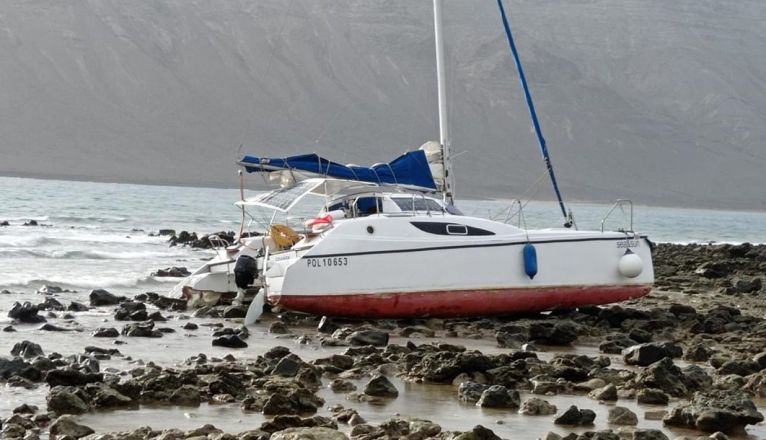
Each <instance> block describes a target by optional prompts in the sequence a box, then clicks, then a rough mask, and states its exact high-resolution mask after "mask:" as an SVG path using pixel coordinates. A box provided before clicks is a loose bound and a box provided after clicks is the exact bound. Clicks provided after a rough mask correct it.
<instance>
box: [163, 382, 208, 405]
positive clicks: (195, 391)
mask: <svg viewBox="0 0 766 440" xmlns="http://www.w3.org/2000/svg"><path fill="white" fill-rule="evenodd" d="M170 401H171V402H172V403H174V404H176V405H185V406H199V404H200V403H201V402H202V397H201V396H200V390H199V388H197V387H196V386H194V385H182V386H181V387H180V388H178V389H176V390H174V391H173V394H171V395H170Z"/></svg>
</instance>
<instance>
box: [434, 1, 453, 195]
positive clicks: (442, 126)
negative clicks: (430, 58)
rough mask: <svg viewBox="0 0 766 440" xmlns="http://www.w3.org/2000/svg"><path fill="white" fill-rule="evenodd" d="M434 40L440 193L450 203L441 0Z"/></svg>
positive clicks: (435, 5)
mask: <svg viewBox="0 0 766 440" xmlns="http://www.w3.org/2000/svg"><path fill="white" fill-rule="evenodd" d="M434 41H435V42H436V84H437V87H438V94H439V144H440V145H441V147H442V166H443V167H444V180H443V185H442V194H443V196H444V201H445V202H447V203H448V204H449V205H452V204H454V191H455V181H454V178H453V177H452V156H451V155H450V139H449V118H448V115H447V90H446V83H447V81H446V79H445V72H444V34H443V33H442V2H441V0H434Z"/></svg>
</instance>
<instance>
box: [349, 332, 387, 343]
mask: <svg viewBox="0 0 766 440" xmlns="http://www.w3.org/2000/svg"><path fill="white" fill-rule="evenodd" d="M347 340H348V342H350V343H351V345H354V346H359V345H372V346H374V347H385V346H386V345H388V333H386V332H382V331H378V330H360V331H356V332H353V333H351V334H350V335H349V336H348V338H347Z"/></svg>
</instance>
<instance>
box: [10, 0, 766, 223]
mask: <svg viewBox="0 0 766 440" xmlns="http://www.w3.org/2000/svg"><path fill="white" fill-rule="evenodd" d="M506 5H507V8H508V11H509V14H510V18H511V23H512V26H513V27H514V31H515V33H516V37H517V40H518V41H517V43H518V45H519V48H520V51H521V56H522V61H523V62H524V63H525V68H526V70H527V76H528V77H529V81H530V85H531V88H532V92H533V96H534V98H535V101H536V104H537V107H538V112H539V114H540V115H541V122H542V125H543V129H544V132H545V134H546V138H547V141H548V145H549V148H550V150H551V152H552V156H553V163H554V166H555V167H556V170H557V172H558V173H559V175H560V176H559V180H560V182H561V186H562V190H563V192H564V194H565V196H568V197H569V198H574V199H585V200H610V199H614V198H616V197H620V196H622V197H629V198H632V199H634V201H636V202H639V203H645V204H662V205H674V206H677V205H683V206H707V207H722V208H725V207H729V208H731V207H733V208H751V209H752V208H755V209H766V198H764V197H763V195H762V188H763V187H764V186H766V177H764V176H765V175H764V174H763V173H762V171H761V170H762V169H763V168H764V166H765V165H766V151H765V150H766V149H765V148H764V146H765V145H766V124H764V115H766V59H764V57H762V48H763V47H766V34H764V33H763V32H762V25H761V24H762V23H763V22H764V19H766V4H764V3H763V2H759V1H757V0H742V1H739V2H732V1H724V2H721V1H718V2H714V1H699V0H678V1H675V2H666V1H661V0H642V1H638V0H577V1H564V0H537V1H531V0H514V1H507V2H506ZM444 13H445V20H446V23H445V31H446V34H447V41H446V44H447V63H448V69H447V70H448V90H449V93H450V104H449V107H450V110H451V112H452V113H451V121H452V127H451V128H452V134H453V145H454V147H453V148H454V150H455V151H456V152H460V151H466V152H467V153H466V154H464V155H462V156H460V157H459V158H458V159H457V160H456V163H455V168H456V173H457V179H458V180H457V192H458V195H459V196H462V197H482V196H484V197H508V198H512V197H518V196H521V195H522V194H525V193H526V195H527V196H528V195H529V194H534V195H535V196H536V197H550V194H551V191H550V189H549V184H548V183H547V181H543V182H542V184H541V186H540V188H537V187H535V188H532V189H530V186H532V185H533V184H534V182H536V181H537V180H538V177H539V176H540V174H541V173H543V172H544V168H543V165H542V163H541V161H540V157H539V151H538V147H537V145H536V141H535V139H534V137H533V133H532V131H531V127H530V122H529V116H528V114H527V110H526V107H525V105H524V102H523V97H522V95H521V90H520V87H519V85H518V80H517V77H516V72H515V68H514V66H513V63H512V60H511V58H510V55H509V52H508V47H507V43H506V41H505V37H504V35H503V33H502V25H501V23H500V19H499V16H498V12H497V9H496V5H495V4H494V2H493V1H484V2H465V1H461V0H446V1H445V11H444ZM432 39H433V25H432V21H431V2H430V1H428V0H418V1H412V0H394V1H391V0H387V1H384V0H375V1H369V0H332V1H331V0H321V1H309V0H257V1H256V0H240V1H227V0H204V1H203V0H164V1H153V2H147V1H144V0H128V1H125V0H87V1H79V2H60V1H55V0H29V1H23V2H22V1H19V2H6V3H5V4H3V5H2V6H0V132H1V133H2V137H1V138H0V173H7V174H21V175H30V176H46V177H66V178H83V179H95V180H115V181H130V182H149V183H180V184H192V185H235V184H236V174H235V171H236V170H235V167H234V166H233V161H234V160H235V159H236V157H237V154H238V153H237V151H238V147H239V145H244V151H248V152H252V153H260V154H263V155H274V156H280V155H288V154H295V153H302V152H308V151H316V152H318V153H320V154H323V155H325V156H327V157H330V158H333V159H336V160H339V161H343V162H354V163H359V164H368V163H373V162H380V161H387V160H390V159H391V158H393V157H394V156H396V155H398V154H399V153H401V152H402V151H404V150H406V149H412V148H417V147H418V146H419V145H420V144H421V143H423V142H425V141H426V140H431V139H434V138H436V137H437V133H438V130H437V126H436V124H437V122H436V90H435V89H436V86H435V82H434V78H435V68H434V59H433V58H434V55H433V41H432ZM535 190H537V191H536V192H535Z"/></svg>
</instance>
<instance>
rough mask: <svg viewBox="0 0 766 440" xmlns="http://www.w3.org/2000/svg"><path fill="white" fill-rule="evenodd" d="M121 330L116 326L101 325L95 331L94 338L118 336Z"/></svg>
mask: <svg viewBox="0 0 766 440" xmlns="http://www.w3.org/2000/svg"><path fill="white" fill-rule="evenodd" d="M119 336H120V332H118V331H117V329H116V328H114V327H99V328H97V329H96V330H94V331H93V337H94V338H117V337H119Z"/></svg>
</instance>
